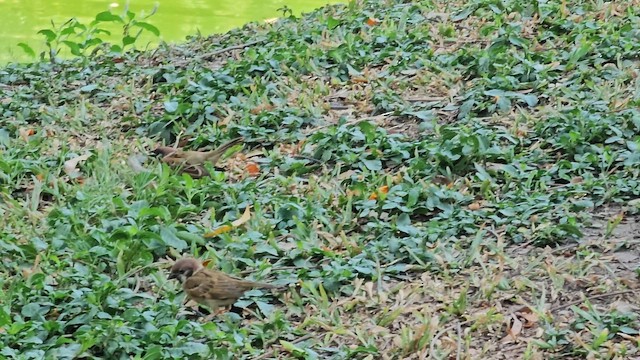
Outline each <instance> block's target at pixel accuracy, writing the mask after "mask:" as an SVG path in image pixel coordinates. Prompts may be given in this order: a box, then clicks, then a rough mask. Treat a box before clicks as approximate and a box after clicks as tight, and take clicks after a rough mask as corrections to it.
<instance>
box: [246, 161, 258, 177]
mask: <svg viewBox="0 0 640 360" xmlns="http://www.w3.org/2000/svg"><path fill="white" fill-rule="evenodd" d="M245 170H247V173H249V175H251V176H256V175H259V174H260V167H259V166H258V164H256V163H254V162H253V161H249V162H248V163H247V166H245Z"/></svg>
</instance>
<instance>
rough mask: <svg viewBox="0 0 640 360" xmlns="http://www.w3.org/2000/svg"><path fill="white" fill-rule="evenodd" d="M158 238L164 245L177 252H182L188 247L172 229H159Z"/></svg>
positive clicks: (164, 227)
mask: <svg viewBox="0 0 640 360" xmlns="http://www.w3.org/2000/svg"><path fill="white" fill-rule="evenodd" d="M160 238H161V239H162V241H163V242H164V243H165V245H167V246H170V247H172V248H174V249H176V250H178V251H181V250H184V249H186V248H187V247H188V246H189V245H188V244H187V242H186V241H184V240H182V239H180V238H179V237H178V236H177V235H176V229H175V228H172V227H166V226H163V227H161V228H160Z"/></svg>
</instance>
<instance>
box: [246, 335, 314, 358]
mask: <svg viewBox="0 0 640 360" xmlns="http://www.w3.org/2000/svg"><path fill="white" fill-rule="evenodd" d="M314 336H315V335H314V334H307V335H305V336H302V337H299V338H297V339H295V340H293V341H289V342H290V343H292V344H297V343H299V342H303V341H305V340H308V339H311V338H312V337H314ZM275 352H276V351H275V350H274V349H273V348H271V350H269V351H267V352H266V353H264V354H262V355H260V356H258V357H257V358H254V359H255V360H262V359H267V358H269V357H271V356H273V354H274V353H275Z"/></svg>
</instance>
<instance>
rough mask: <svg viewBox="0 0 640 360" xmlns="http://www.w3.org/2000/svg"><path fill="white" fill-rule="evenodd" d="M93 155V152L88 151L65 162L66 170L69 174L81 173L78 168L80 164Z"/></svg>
mask: <svg viewBox="0 0 640 360" xmlns="http://www.w3.org/2000/svg"><path fill="white" fill-rule="evenodd" d="M90 157H91V153H87V154H84V155H80V156H76V157H74V158H73V159H69V160H67V161H65V162H64V172H65V173H66V174H67V175H79V172H80V171H79V170H78V168H77V166H78V164H79V163H81V162H83V161H86V160H87V159H88V158H90Z"/></svg>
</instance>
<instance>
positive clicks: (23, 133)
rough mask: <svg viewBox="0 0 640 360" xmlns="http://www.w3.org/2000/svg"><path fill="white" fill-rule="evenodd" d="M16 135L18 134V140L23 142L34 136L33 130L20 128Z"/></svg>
mask: <svg viewBox="0 0 640 360" xmlns="http://www.w3.org/2000/svg"><path fill="white" fill-rule="evenodd" d="M18 133H19V134H20V138H21V139H22V140H24V141H29V136H31V135H33V134H35V133H36V132H35V130H33V129H29V128H20V129H19V130H18Z"/></svg>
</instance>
